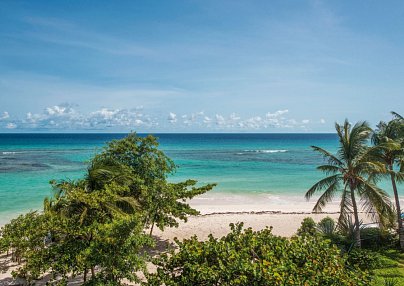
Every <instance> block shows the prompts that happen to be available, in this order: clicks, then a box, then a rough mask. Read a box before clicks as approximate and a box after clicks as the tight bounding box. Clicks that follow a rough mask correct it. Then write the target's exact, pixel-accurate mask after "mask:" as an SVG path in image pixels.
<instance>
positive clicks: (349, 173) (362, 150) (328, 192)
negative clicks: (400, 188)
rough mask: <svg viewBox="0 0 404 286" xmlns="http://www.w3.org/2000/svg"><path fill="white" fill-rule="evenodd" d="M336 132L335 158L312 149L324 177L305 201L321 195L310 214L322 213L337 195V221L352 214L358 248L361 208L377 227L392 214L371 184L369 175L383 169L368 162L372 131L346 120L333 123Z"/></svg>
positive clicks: (383, 195) (382, 194)
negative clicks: (323, 160) (338, 196)
mask: <svg viewBox="0 0 404 286" xmlns="http://www.w3.org/2000/svg"><path fill="white" fill-rule="evenodd" d="M335 129H336V131H337V135H338V140H339V146H338V151H337V154H336V155H334V154H332V153H330V152H329V151H327V150H325V149H323V148H321V147H317V146H312V148H313V150H314V151H316V152H318V153H320V154H321V155H322V156H323V157H324V158H325V160H326V164H323V165H320V166H318V167H317V169H318V170H320V171H322V172H324V173H325V174H326V177H325V178H323V179H321V180H320V181H318V182H317V183H315V184H314V185H313V186H312V187H311V188H310V189H309V190H308V191H307V192H306V194H305V197H306V199H310V198H311V197H312V196H313V195H314V194H316V193H319V192H322V194H321V195H320V197H319V199H318V200H317V203H316V204H315V206H314V208H313V211H315V212H321V211H322V209H323V208H324V207H325V206H326V204H327V203H329V202H330V201H332V199H333V198H334V197H335V196H336V195H337V193H339V194H340V197H341V203H340V218H339V221H342V220H343V219H345V218H346V216H350V215H351V214H353V222H354V239H355V244H356V246H358V247H360V246H361V235H360V219H359V214H358V212H359V209H360V207H362V209H363V210H364V211H365V212H366V213H367V214H369V215H371V216H373V217H374V218H375V219H377V220H378V221H379V222H380V223H383V222H384V221H385V220H384V219H383V218H385V217H391V216H392V214H393V211H392V207H391V202H390V199H389V196H388V195H387V193H386V192H385V191H383V190H382V189H380V188H379V187H378V186H377V185H376V183H375V181H374V180H372V174H375V173H384V172H385V166H384V164H382V163H380V162H377V161H372V160H371V158H370V157H371V156H370V154H371V152H373V148H371V147H368V145H367V143H368V141H369V139H370V136H371V132H372V129H371V128H370V127H369V125H368V123H366V122H358V123H356V124H355V125H353V126H352V125H351V123H349V121H348V120H345V122H344V123H343V124H342V125H340V124H338V123H336V124H335ZM375 148H376V147H375ZM360 202H361V205H359V203H360Z"/></svg>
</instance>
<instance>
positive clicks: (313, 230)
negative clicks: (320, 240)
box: [297, 217, 317, 236]
mask: <svg viewBox="0 0 404 286" xmlns="http://www.w3.org/2000/svg"><path fill="white" fill-rule="evenodd" d="M315 234H317V224H316V223H315V221H314V220H313V219H312V218H311V217H306V218H304V219H303V221H302V224H301V226H300V228H299V229H298V230H297V235H298V236H306V235H315Z"/></svg>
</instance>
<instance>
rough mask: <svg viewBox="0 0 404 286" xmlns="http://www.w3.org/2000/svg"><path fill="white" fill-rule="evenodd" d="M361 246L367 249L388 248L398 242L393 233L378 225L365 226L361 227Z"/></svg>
mask: <svg viewBox="0 0 404 286" xmlns="http://www.w3.org/2000/svg"><path fill="white" fill-rule="evenodd" d="M361 238H362V247H363V248H368V249H380V248H390V247H392V246H394V245H396V244H398V238H397V236H396V235H395V234H392V233H390V232H388V231H387V230H383V229H380V228H378V227H367V228H362V229H361Z"/></svg>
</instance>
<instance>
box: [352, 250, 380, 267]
mask: <svg viewBox="0 0 404 286" xmlns="http://www.w3.org/2000/svg"><path fill="white" fill-rule="evenodd" d="M347 263H348V265H350V266H352V267H355V268H359V269H361V270H373V269H376V268H378V267H380V266H381V260H380V256H379V255H378V254H377V253H376V252H373V251H371V250H367V249H360V248H354V249H352V251H350V252H349V253H348V254H347Z"/></svg>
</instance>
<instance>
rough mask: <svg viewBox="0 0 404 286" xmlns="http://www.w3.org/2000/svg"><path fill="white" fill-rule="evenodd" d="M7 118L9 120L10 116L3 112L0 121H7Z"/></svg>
mask: <svg viewBox="0 0 404 286" xmlns="http://www.w3.org/2000/svg"><path fill="white" fill-rule="evenodd" d="M8 118H10V114H8V112H7V111H4V112H3V115H1V116H0V120H5V119H8Z"/></svg>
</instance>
